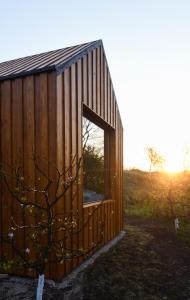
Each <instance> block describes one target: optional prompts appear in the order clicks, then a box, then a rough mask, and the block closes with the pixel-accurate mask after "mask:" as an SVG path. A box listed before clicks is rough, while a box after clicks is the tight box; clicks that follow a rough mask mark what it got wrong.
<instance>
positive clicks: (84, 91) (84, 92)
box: [82, 56, 88, 105]
mask: <svg viewBox="0 0 190 300" xmlns="http://www.w3.org/2000/svg"><path fill="white" fill-rule="evenodd" d="M82 102H83V103H85V104H86V105H88V90H87V56H84V57H83V58H82Z"/></svg>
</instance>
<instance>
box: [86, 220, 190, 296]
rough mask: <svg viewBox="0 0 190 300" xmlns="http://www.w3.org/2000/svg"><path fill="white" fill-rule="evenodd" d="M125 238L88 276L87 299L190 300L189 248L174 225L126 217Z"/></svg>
mask: <svg viewBox="0 0 190 300" xmlns="http://www.w3.org/2000/svg"><path fill="white" fill-rule="evenodd" d="M125 227H126V231H127V234H126V236H125V237H124V238H123V239H122V240H121V241H120V242H119V243H118V244H117V246H116V247H114V248H112V249H110V250H109V252H108V253H106V254H104V255H102V256H101V257H99V258H98V259H97V260H96V262H95V263H94V264H93V265H92V266H90V267H89V268H88V269H87V271H86V273H85V280H84V287H83V292H84V300H95V299H96V300H108V299H109V300H124V299H126V300H133V299H134V300H136V299H139V300H143V299H146V300H150V299H151V300H158V299H159V300H161V299H162V300H188V299H189V300H190V247H189V246H188V245H187V244H186V243H185V242H183V241H182V240H180V239H178V238H177V237H176V234H175V231H174V228H173V224H170V223H169V222H168V223H167V222H161V221H156V220H150V219H148V220H147V219H142V218H134V217H127V218H126V226H125Z"/></svg>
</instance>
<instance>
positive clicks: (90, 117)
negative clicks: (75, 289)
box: [0, 40, 123, 279]
mask: <svg viewBox="0 0 190 300" xmlns="http://www.w3.org/2000/svg"><path fill="white" fill-rule="evenodd" d="M84 121H86V122H87V123H88V124H90V126H91V127H92V129H93V130H92V131H94V132H96V134H95V135H92V136H91V133H90V134H88V136H89V141H88V143H87V144H88V149H90V151H92V152H93V154H92V155H95V157H98V165H96V162H95V165H94V167H92V166H91V165H88V160H87V159H86V161H87V162H86V166H84V163H82V164H81V167H80V168H79V169H78V174H77V176H78V178H77V180H76V182H75V185H74V186H72V188H71V189H70V190H68V191H67V192H66V193H65V194H64V197H63V198H62V199H61V201H59V202H58V203H57V205H56V208H55V211H56V214H55V216H57V218H59V214H60V215H64V218H66V219H67V217H65V216H68V215H75V216H77V220H78V221H77V222H76V226H77V227H78V229H79V230H78V231H77V234H74V235H73V236H72V237H71V238H70V239H69V238H68V240H67V241H66V249H67V248H68V247H69V248H70V249H75V250H77V249H84V253H83V255H81V256H77V255H76V256H73V257H72V256H71V257H70V259H68V260H65V261H62V262H61V263H56V262H53V258H54V256H55V253H54V251H52V253H51V257H52V262H50V263H49V264H47V266H46V271H45V273H46V277H49V278H53V279H58V278H62V277H63V276H64V275H65V274H66V273H69V272H71V271H72V270H73V269H74V268H76V267H77V266H78V265H79V264H80V263H81V262H82V261H83V260H85V259H86V258H87V257H89V255H91V254H92V253H93V252H94V251H96V250H97V249H98V248H100V247H101V246H103V245H104V244H106V243H107V242H108V241H110V240H111V239H112V238H114V237H115V236H116V235H117V234H118V233H119V232H120V231H121V230H122V229H123V217H122V205H123V204H122V199H123V188H122V186H123V128H122V122H121V118H120V113H119V109H118V104H117V102H116V96H115V93H114V88H113V84H112V80H111V76H110V71H109V68H108V63H107V59H106V55H105V52H104V47H103V44H102V41H101V40H98V41H94V42H90V43H86V44H82V45H77V46H72V47H67V48H64V49H59V50H55V51H50V52H46V53H41V54H37V55H32V56H28V57H24V58H19V59H15V60H11V61H6V62H2V63H0V130H1V132H0V163H1V164H2V170H3V172H5V173H4V174H6V175H7V174H8V175H7V176H9V175H10V174H12V177H11V175H10V176H9V179H10V184H13V187H14V184H16V183H15V182H14V180H15V172H16V171H15V170H17V171H18V170H22V171H21V172H23V173H22V177H19V178H20V179H19V180H23V181H24V182H25V184H26V185H27V183H28V184H29V186H30V187H31V186H33V187H35V186H36V185H39V182H40V184H43V183H44V182H45V180H46V179H47V178H51V179H52V181H53V180H54V182H56V181H57V180H58V179H57V178H58V170H59V172H60V174H63V177H64V178H63V184H64V182H65V181H66V177H68V176H70V177H71V175H72V174H74V173H76V169H77V168H78V167H77V163H75V164H73V161H74V160H76V161H77V160H78V161H79V160H80V158H81V157H82V160H81V161H83V156H82V152H83V143H84V142H83V135H84V129H83V123H84ZM97 132H98V134H97ZM98 139H99V142H98ZM90 140H91V142H90ZM96 148H97V149H96ZM98 155H99V156H98ZM34 157H37V159H38V160H39V162H40V163H41V164H42V167H41V168H42V169H41V171H42V170H43V171H42V172H43V173H44V174H45V177H46V176H47V178H45V179H44V178H43V174H41V173H42V172H41V171H39V170H38V169H37V170H36V168H35V167H36V166H35V164H34ZM84 168H85V172H84ZM68 170H69V171H68ZM18 172H19V171H18ZM91 172H92V174H91ZM98 172H99V173H98ZM68 174H69V175H68ZM86 174H88V177H85V176H87V175H86ZM19 176H20V175H19ZM73 176H75V175H73ZM84 183H85V184H84ZM85 185H86V186H85ZM0 189H1V192H0V236H2V235H4V236H7V235H9V237H10V231H11V228H12V227H11V226H13V227H14V224H12V223H11V222H13V218H12V216H13V215H14V214H15V217H14V223H15V226H17V225H18V224H22V225H23V224H24V225H25V226H26V225H27V224H30V217H28V218H27V216H26V213H25V212H23V206H25V205H19V203H18V202H16V201H14V200H13V197H12V196H13V195H11V193H10V191H9V190H8V189H7V186H6V184H5V182H3V180H1V181H0ZM22 192H23V191H22ZM54 192H55V190H54ZM23 193H24V192H23ZM51 193H52V194H51ZM51 195H53V191H51V192H50V197H51ZM19 197H20V195H19ZM30 197H31V198H30V200H31V201H32V200H33V201H39V202H40V201H43V200H42V199H41V198H40V197H41V196H39V199H37V196H36V194H35V191H33V194H31V195H30ZM52 197H53V196H52ZM23 201H24V200H23ZM35 203H36V202H35ZM42 216H43V215H42ZM20 222H21V223H20ZM80 224H84V226H82V225H80ZM24 225H23V227H24ZM100 225H101V226H100ZM80 226H81V227H80ZM21 227H22V226H21ZM79 227H80V228H79ZM13 230H15V233H14V241H15V242H14V243H15V246H16V247H17V248H18V249H20V250H21V251H24V250H25V249H29V248H30V247H29V245H30V244H31V241H28V240H27V238H26V236H25V235H26V230H27V228H26V229H25V230H21V229H20V230H16V229H15V228H13ZM72 230H73V229H72ZM17 231H18V232H17ZM100 231H101V232H100ZM16 232H17V233H16ZM100 236H101V239H100V242H99V237H100ZM11 238H12V237H11ZM43 242H44V243H45V241H43ZM93 245H94V247H93ZM87 250H89V251H87ZM0 254H1V258H0V259H1V261H3V259H4V258H5V257H7V256H8V257H10V259H11V258H13V257H15V253H14V249H13V248H11V246H10V245H3V244H2V243H1V244H0ZM27 254H28V255H33V256H35V253H33V254H32V252H31V253H29V250H28V253H27ZM7 272H9V270H7ZM16 274H22V275H23V274H24V275H29V276H34V273H33V272H32V271H31V272H30V271H26V270H24V273H23V271H20V270H18V271H16Z"/></svg>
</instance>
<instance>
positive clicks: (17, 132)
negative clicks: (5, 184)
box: [11, 78, 29, 275]
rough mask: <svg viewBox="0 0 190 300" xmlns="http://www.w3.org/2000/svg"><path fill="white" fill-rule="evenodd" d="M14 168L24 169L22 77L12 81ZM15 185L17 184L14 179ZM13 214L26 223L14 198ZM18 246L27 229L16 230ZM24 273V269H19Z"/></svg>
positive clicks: (20, 247)
mask: <svg viewBox="0 0 190 300" xmlns="http://www.w3.org/2000/svg"><path fill="white" fill-rule="evenodd" d="M11 112H12V115H11V119H12V122H11V125H12V168H13V172H14V171H15V170H17V169H18V168H20V169H21V170H22V172H23V171H24V170H23V167H24V166H23V99H22V79H20V78H19V79H14V80H13V81H12V110H11ZM12 183H13V187H14V186H16V180H14V182H12ZM12 216H13V218H14V221H15V222H16V224H18V225H19V226H22V225H24V224H25V222H24V215H23V209H22V208H21V206H20V204H19V203H18V202H17V201H16V200H14V199H13V205H12ZM14 234H15V241H16V247H17V248H18V249H25V248H27V247H29V246H27V247H26V245H25V230H16V231H15V233H14ZM19 274H22V275H23V271H21V272H20V271H19Z"/></svg>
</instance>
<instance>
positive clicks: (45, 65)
mask: <svg viewBox="0 0 190 300" xmlns="http://www.w3.org/2000/svg"><path fill="white" fill-rule="evenodd" d="M100 45H101V46H103V44H102V41H101V40H97V41H93V42H90V43H85V44H81V45H76V46H72V47H67V48H63V49H58V50H54V51H49V52H44V53H40V54H36V55H32V56H26V57H23V58H18V59H14V60H10V61H5V62H2V63H0V80H5V79H10V78H16V77H22V76H25V75H31V74H35V73H40V72H45V71H53V70H56V71H57V72H58V73H62V72H63V71H64V69H65V68H66V67H68V66H70V65H71V64H72V63H74V62H76V61H77V60H78V59H80V58H81V57H82V56H84V55H85V54H87V53H88V52H89V51H91V50H93V49H94V48H97V47H98V46H100Z"/></svg>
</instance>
